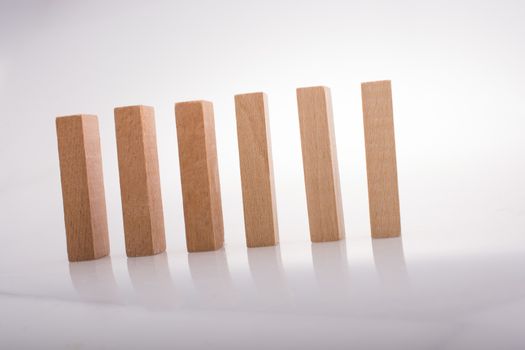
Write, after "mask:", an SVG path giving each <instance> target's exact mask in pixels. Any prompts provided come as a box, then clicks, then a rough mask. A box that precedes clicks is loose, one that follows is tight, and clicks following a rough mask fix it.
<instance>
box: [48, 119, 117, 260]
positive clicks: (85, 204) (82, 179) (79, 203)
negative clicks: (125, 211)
mask: <svg viewBox="0 0 525 350" xmlns="http://www.w3.org/2000/svg"><path fill="white" fill-rule="evenodd" d="M56 129H57V139H58V154H59V159H60V177H61V183H62V198H63V202H64V221H65V226H66V239H67V253H68V258H69V261H82V260H92V259H98V258H101V257H104V256H106V255H108V254H109V239H108V223H107V214H106V200H105V195H104V180H103V177H102V158H101V152H100V137H99V132H98V120H97V117H96V116H92V115H75V116H68V117H58V118H57V119H56Z"/></svg>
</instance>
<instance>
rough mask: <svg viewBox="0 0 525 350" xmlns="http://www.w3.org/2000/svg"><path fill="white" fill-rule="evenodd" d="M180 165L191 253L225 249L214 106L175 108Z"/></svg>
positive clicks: (203, 103)
mask: <svg viewBox="0 0 525 350" xmlns="http://www.w3.org/2000/svg"><path fill="white" fill-rule="evenodd" d="M175 115H176V124H177V140H178V147H179V163H180V172H181V183H182V197H183V203H184V222H185V227H186V244H187V248H188V251H190V252H197V251H209V250H216V249H219V248H221V247H222V245H223V242H224V227H223V218H222V205H221V191H220V182H219V172H218V159H217V147H216V141H215V123H214V117H213V105H212V103H211V102H207V101H191V102H181V103H177V104H175Z"/></svg>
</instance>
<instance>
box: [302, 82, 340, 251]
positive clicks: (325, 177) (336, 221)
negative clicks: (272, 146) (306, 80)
mask: <svg viewBox="0 0 525 350" xmlns="http://www.w3.org/2000/svg"><path fill="white" fill-rule="evenodd" d="M297 105H298V109H299V123H300V129H301V148H302V153H303V167H304V181H305V185H306V199H307V206H308V221H309V224H310V238H311V240H312V242H326V241H336V240H339V239H342V238H343V237H344V235H345V229H344V219H343V210H342V205H341V190H340V187H339V169H338V166H337V152H336V147H335V135H334V124H333V116H332V102H331V98H330V89H328V88H327V87H323V86H319V87H308V88H300V89H297Z"/></svg>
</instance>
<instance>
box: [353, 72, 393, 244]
mask: <svg viewBox="0 0 525 350" xmlns="http://www.w3.org/2000/svg"><path fill="white" fill-rule="evenodd" d="M361 94H362V99H363V121H364V127H365V148H366V171H367V176H368V203H369V207H370V226H371V230H372V238H387V237H397V236H399V235H401V219H400V214H399V194H398V187H397V165H396V145H395V138H394V118H393V111H392V89H391V84H390V81H377V82H369V83H363V84H361Z"/></svg>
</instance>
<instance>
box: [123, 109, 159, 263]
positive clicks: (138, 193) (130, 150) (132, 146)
mask: <svg viewBox="0 0 525 350" xmlns="http://www.w3.org/2000/svg"><path fill="white" fill-rule="evenodd" d="M115 127H116V133H117V150H118V165H119V173H120V193H121V199H122V213H123V217H124V235H125V240H126V253H127V255H128V256H146V255H154V254H158V253H161V252H163V251H165V250H166V240H165V236H164V216H163V212H162V196H161V192H160V176H159V161H158V156H157V136H156V131H155V115H154V110H153V108H152V107H147V106H130V107H120V108H115Z"/></svg>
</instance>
